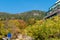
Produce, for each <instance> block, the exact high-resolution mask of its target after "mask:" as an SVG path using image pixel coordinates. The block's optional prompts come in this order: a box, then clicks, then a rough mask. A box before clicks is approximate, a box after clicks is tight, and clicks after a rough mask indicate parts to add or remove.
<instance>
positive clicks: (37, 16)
mask: <svg viewBox="0 0 60 40" xmlns="http://www.w3.org/2000/svg"><path fill="white" fill-rule="evenodd" d="M44 16H45V12H44V11H39V10H32V11H28V12H23V13H18V14H9V13H4V12H0V18H2V19H6V18H7V19H11V18H12V17H13V18H15V19H23V20H25V21H26V20H28V19H30V18H35V19H42V18H43V17H44Z"/></svg>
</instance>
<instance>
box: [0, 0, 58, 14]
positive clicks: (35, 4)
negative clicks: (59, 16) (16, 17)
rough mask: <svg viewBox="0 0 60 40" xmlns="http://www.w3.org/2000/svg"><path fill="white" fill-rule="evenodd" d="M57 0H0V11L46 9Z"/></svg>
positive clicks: (18, 11) (16, 11) (12, 11)
mask: <svg viewBox="0 0 60 40" xmlns="http://www.w3.org/2000/svg"><path fill="white" fill-rule="evenodd" d="M56 1H57V0H0V12H8V13H21V12H26V11H31V10H42V11H47V10H48V9H49V7H50V6H52V5H53V4H54V3H55V2H56Z"/></svg>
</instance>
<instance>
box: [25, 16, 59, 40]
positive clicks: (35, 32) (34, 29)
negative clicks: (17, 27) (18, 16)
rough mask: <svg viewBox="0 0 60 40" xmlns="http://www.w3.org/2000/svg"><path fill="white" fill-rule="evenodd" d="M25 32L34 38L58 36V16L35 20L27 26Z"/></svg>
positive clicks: (45, 38) (42, 38) (41, 39)
mask: <svg viewBox="0 0 60 40" xmlns="http://www.w3.org/2000/svg"><path fill="white" fill-rule="evenodd" d="M25 32H26V34H27V35H29V36H31V37H33V38H34V39H35V40H47V39H51V38H60V17H59V16H55V17H52V18H50V19H47V20H41V21H37V22H36V23H35V24H34V25H32V26H28V27H27V28H26V29H25Z"/></svg>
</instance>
